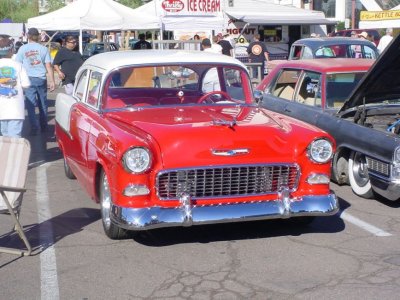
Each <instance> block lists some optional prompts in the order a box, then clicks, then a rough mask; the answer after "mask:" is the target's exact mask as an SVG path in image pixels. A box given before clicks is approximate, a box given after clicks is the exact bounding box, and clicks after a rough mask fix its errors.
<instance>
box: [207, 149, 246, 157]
mask: <svg viewBox="0 0 400 300" xmlns="http://www.w3.org/2000/svg"><path fill="white" fill-rule="evenodd" d="M211 153H212V154H213V155H217V156H235V155H244V154H249V153H250V150H249V149H246V148H242V149H213V150H211Z"/></svg>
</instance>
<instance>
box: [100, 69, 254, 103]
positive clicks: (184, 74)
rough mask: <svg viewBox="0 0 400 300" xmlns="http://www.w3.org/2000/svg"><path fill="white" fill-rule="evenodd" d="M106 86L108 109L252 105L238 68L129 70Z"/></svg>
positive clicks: (244, 76) (114, 74)
mask: <svg viewBox="0 0 400 300" xmlns="http://www.w3.org/2000/svg"><path fill="white" fill-rule="evenodd" d="M107 84H108V88H107V95H108V97H107V101H106V103H105V108H120V107H126V106H160V105H186V104H192V105H193V104H208V105H210V104H222V103H245V102H247V103H250V102H251V101H252V99H251V96H250V95H251V84H250V82H249V78H248V75H247V72H246V70H245V69H242V68H238V67H236V66H227V65H221V66H215V65H206V64H193V65H184V66H183V65H162V66H145V67H128V68H123V69H119V70H117V71H114V72H112V73H111V74H110V76H109V79H108V80H107ZM107 84H106V87H107Z"/></svg>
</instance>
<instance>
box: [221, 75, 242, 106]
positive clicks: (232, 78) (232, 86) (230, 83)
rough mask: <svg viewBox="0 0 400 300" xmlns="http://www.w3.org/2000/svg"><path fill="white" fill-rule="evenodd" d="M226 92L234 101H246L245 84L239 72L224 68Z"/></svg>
mask: <svg viewBox="0 0 400 300" xmlns="http://www.w3.org/2000/svg"><path fill="white" fill-rule="evenodd" d="M224 81H225V86H226V91H227V93H228V94H229V96H231V98H232V99H236V100H244V94H243V82H242V77H241V76H240V71H239V70H234V69H228V68H224Z"/></svg>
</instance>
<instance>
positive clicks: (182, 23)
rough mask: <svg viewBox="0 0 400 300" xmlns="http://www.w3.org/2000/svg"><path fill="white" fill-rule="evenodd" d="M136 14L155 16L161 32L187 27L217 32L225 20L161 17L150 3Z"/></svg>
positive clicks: (151, 2) (207, 17) (142, 6)
mask: <svg viewBox="0 0 400 300" xmlns="http://www.w3.org/2000/svg"><path fill="white" fill-rule="evenodd" d="M135 11H136V12H139V13H145V14H149V15H152V16H157V18H158V19H159V20H160V22H161V25H162V29H163V30H171V31H173V30H180V29H182V30H185V29H186V30H187V29H188V28H189V26H190V27H191V28H195V29H196V30H219V31H221V30H222V29H223V28H224V24H225V20H224V18H223V17H218V16H201V17H200V16H179V15H176V16H171V15H166V16H163V15H161V13H160V12H159V11H157V8H156V3H155V2H154V0H153V1H150V2H148V3H146V4H144V5H141V6H139V7H138V8H136V9H135Z"/></svg>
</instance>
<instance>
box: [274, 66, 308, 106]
mask: <svg viewBox="0 0 400 300" xmlns="http://www.w3.org/2000/svg"><path fill="white" fill-rule="evenodd" d="M300 73H301V71H300V70H283V71H282V72H281V73H280V74H279V75H278V77H277V79H276V81H275V84H274V85H273V86H272V88H271V94H272V95H274V96H276V97H279V98H283V99H286V100H292V99H293V95H294V89H295V87H296V84H297V81H298V80H299V76H300Z"/></svg>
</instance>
